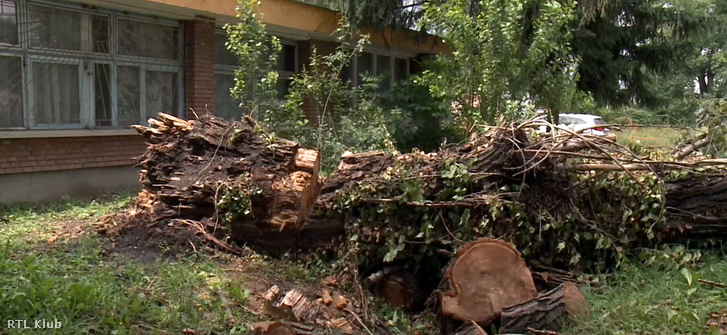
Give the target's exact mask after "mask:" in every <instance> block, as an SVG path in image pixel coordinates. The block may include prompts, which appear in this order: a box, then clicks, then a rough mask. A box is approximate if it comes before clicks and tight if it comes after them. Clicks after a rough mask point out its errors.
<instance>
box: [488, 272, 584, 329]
mask: <svg viewBox="0 0 727 335" xmlns="http://www.w3.org/2000/svg"><path fill="white" fill-rule="evenodd" d="M585 316H588V303H587V302H586V297H585V296H584V295H583V293H581V291H580V289H578V286H576V285H575V284H573V283H563V284H561V285H560V286H558V287H556V288H555V289H553V290H551V291H549V292H547V293H544V294H542V295H540V296H538V297H536V298H533V299H530V300H528V301H525V302H522V303H519V304H516V305H513V306H509V307H507V308H505V309H504V310H503V311H502V316H501V318H500V320H501V322H500V330H501V331H503V332H505V333H513V334H525V333H528V332H529V330H530V329H537V330H550V331H558V330H560V328H561V325H562V323H563V322H566V321H576V320H577V319H578V318H581V317H585Z"/></svg>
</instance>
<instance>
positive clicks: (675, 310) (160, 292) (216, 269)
mask: <svg viewBox="0 0 727 335" xmlns="http://www.w3.org/2000/svg"><path fill="white" fill-rule="evenodd" d="M131 199H132V196H131V195H121V196H114V197H109V198H107V199H103V200H96V201H76V200H70V201H65V202H61V203H57V204H52V205H48V206H12V207H2V205H0V290H1V291H0V306H3V307H2V308H0V322H2V324H0V333H7V334H15V333H17V334H33V333H42V334H83V333H96V334H181V333H185V331H186V333H188V334H210V333H212V334H247V333H248V329H249V328H248V327H249V325H250V324H251V323H253V322H256V321H262V320H265V317H264V316H262V315H260V314H259V313H258V311H259V308H258V307H260V306H259V304H260V301H259V297H258V294H255V292H261V291H263V292H264V291H265V290H266V289H267V288H268V287H269V286H271V285H272V284H278V283H279V282H283V281H288V282H296V283H310V282H311V281H313V280H314V277H313V276H312V275H311V274H310V272H309V271H308V270H306V269H304V268H302V267H301V266H300V265H296V264H294V263H290V262H285V261H278V260H270V259H267V258H264V257H261V256H259V255H255V254H252V253H251V254H250V255H249V256H246V257H232V256H228V255H219V254H216V255H213V254H209V253H206V252H202V251H200V252H199V253H194V252H187V253H181V254H180V253H177V252H172V251H170V250H171V248H169V247H167V246H164V245H160V246H158V247H156V248H151V247H147V246H144V243H143V241H141V243H139V245H140V246H139V247H135V246H133V245H126V246H120V244H117V243H116V242H111V241H109V240H107V239H106V238H101V237H98V236H97V235H96V234H95V232H93V229H92V226H91V225H92V224H93V223H94V222H95V221H96V220H97V219H98V218H99V217H101V216H103V215H104V214H106V213H109V212H112V211H117V210H119V209H121V208H123V207H124V206H126V205H127V204H128V203H129V202H130V201H131ZM685 273H688V274H689V275H690V276H685V275H684V274H683V273H682V271H679V270H661V269H659V268H657V267H647V266H644V265H639V264H630V265H627V266H625V267H624V268H623V269H622V270H621V271H620V272H619V273H618V274H617V275H616V276H615V278H614V280H613V281H612V282H610V283H609V284H607V285H604V286H602V287H600V288H599V290H597V291H589V292H588V297H589V304H590V306H591V316H590V317H589V319H588V320H585V322H583V323H582V324H581V325H580V326H578V327H573V328H570V329H568V330H566V331H565V334H710V332H711V333H712V334H720V333H719V330H718V328H719V327H720V326H719V322H721V321H720V320H716V319H719V318H720V317H722V318H724V319H725V320H724V322H727V315H725V314H726V313H727V289H724V288H717V287H713V286H709V285H706V284H702V283H699V282H698V281H697V279H698V278H703V279H709V280H713V281H721V282H725V281H727V258H726V257H725V256H724V255H723V254H714V255H709V256H706V257H705V258H704V260H703V261H702V262H701V263H700V264H699V266H698V267H697V268H696V269H695V270H694V271H690V272H686V271H685ZM687 277H690V278H689V279H690V280H691V281H689V280H687ZM710 313H713V314H712V317H713V318H714V319H715V320H712V321H710V318H711V317H710ZM39 319H45V320H47V321H54V320H58V321H59V322H61V325H62V326H61V328H60V329H45V330H42V331H33V330H30V331H16V330H13V329H7V328H6V326H7V320H39ZM709 323H713V324H716V325H717V326H715V327H714V329H712V330H710V329H709V328H708V326H707V325H708V324H709ZM27 325H28V326H29V327H32V326H33V324H32V323H31V322H30V321H29V322H28V323H27ZM721 327H727V326H725V325H722V326H721ZM724 331H725V332H727V329H725V330H724Z"/></svg>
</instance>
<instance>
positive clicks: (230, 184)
mask: <svg viewBox="0 0 727 335" xmlns="http://www.w3.org/2000/svg"><path fill="white" fill-rule="evenodd" d="M149 125H150V126H149V127H145V126H134V128H135V129H136V130H137V131H138V132H139V133H140V134H142V135H143V136H144V137H145V138H146V139H147V150H146V152H145V153H144V155H142V156H141V157H140V158H139V159H138V161H137V165H138V166H139V167H141V168H142V170H141V173H140V182H141V184H142V187H143V190H144V191H145V192H146V193H147V194H149V195H150V196H149V201H150V202H152V203H153V204H150V205H149V206H147V207H148V208H152V209H154V213H152V217H153V218H154V219H156V220H160V219H165V218H172V217H173V218H184V219H190V220H204V219H211V220H212V221H213V222H214V224H213V226H214V227H215V230H216V231H218V232H219V230H217V228H218V226H219V223H220V222H223V221H227V222H225V223H227V224H228V225H229V230H230V232H231V237H232V240H233V241H235V242H238V243H239V244H244V243H249V244H251V245H256V246H260V247H264V248H267V249H269V250H271V251H285V250H288V249H296V248H308V247H310V248H314V247H317V246H320V245H325V244H327V243H329V242H330V239H325V238H323V237H321V236H326V234H321V235H319V236H317V237H316V238H315V239H309V240H306V241H301V240H299V239H300V235H301V234H302V233H301V231H303V230H314V231H315V230H316V229H317V228H318V227H317V226H314V225H313V226H311V225H308V226H305V227H304V225H303V222H304V221H305V218H306V217H307V216H308V214H309V213H310V211H311V209H312V207H313V203H314V202H315V200H316V199H317V198H318V192H319V191H320V185H319V183H318V168H319V165H320V157H319V155H318V152H317V151H315V150H308V149H302V148H300V147H299V145H298V143H296V142H292V141H288V140H285V139H280V138H274V137H271V136H269V135H267V134H265V133H264V132H261V130H260V129H259V127H258V125H257V123H255V121H254V120H252V119H251V118H247V117H246V118H244V119H243V120H242V121H235V122H230V121H227V120H224V119H221V118H218V117H214V116H209V115H203V116H201V117H200V118H199V119H197V120H192V121H186V120H182V119H179V118H176V117H173V116H171V115H167V114H163V113H161V114H159V117H158V119H149ZM245 189H249V190H255V192H252V193H253V194H252V195H249V196H248V198H249V199H242V198H241V196H240V195H238V194H237V193H238V192H240V191H243V190H245ZM225 196H227V197H228V198H230V199H232V200H230V201H228V203H230V204H231V207H234V208H232V209H231V208H227V209H225V210H220V208H219V203H220V201H221V199H223V197H225ZM237 198H240V199H239V200H235V199H237ZM237 203H240V206H247V207H248V208H247V210H248V211H249V212H246V213H244V214H241V213H237V212H244V211H243V210H242V209H240V208H237V207H239V206H238V204H237ZM235 211H237V212H235ZM230 214H232V216H229V215H230ZM225 215H228V216H225ZM324 228H325V229H327V228H329V227H324ZM220 229H221V228H220ZM341 230H342V227H341V228H340V229H338V231H341ZM310 235H315V234H314V233H313V234H310Z"/></svg>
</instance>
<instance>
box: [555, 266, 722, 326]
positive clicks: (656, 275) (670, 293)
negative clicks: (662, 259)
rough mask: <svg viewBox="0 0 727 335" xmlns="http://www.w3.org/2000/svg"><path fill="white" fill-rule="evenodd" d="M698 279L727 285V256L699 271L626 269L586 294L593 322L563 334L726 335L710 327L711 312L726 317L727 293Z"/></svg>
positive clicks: (650, 267) (590, 317)
mask: <svg viewBox="0 0 727 335" xmlns="http://www.w3.org/2000/svg"><path fill="white" fill-rule="evenodd" d="M687 277H690V278H687ZM699 278H702V279H707V280H711V281H721V282H725V281H727V256H725V255H722V254H719V255H711V256H707V257H706V258H705V259H703V260H702V261H701V262H700V263H699V264H698V266H697V267H696V269H694V270H691V269H690V270H687V269H683V270H664V269H663V268H659V267H656V266H645V265H643V264H634V263H632V264H627V265H625V266H624V267H622V268H621V269H620V270H619V271H618V272H617V273H616V274H615V278H612V279H611V281H610V282H609V284H607V285H605V286H604V287H601V288H600V289H599V290H596V291H591V292H589V293H588V294H587V297H588V302H589V307H590V309H591V314H590V316H589V318H588V319H587V320H585V321H584V322H583V323H581V324H580V325H578V326H575V327H572V328H570V329H569V330H568V331H566V332H564V334H573V335H575V334H723V333H720V332H719V330H718V329H716V328H712V329H710V328H709V327H708V326H707V324H708V321H709V319H710V317H709V314H710V313H711V312H717V313H720V312H723V311H724V312H725V313H727V289H724V288H718V287H714V286H710V285H707V284H703V283H700V282H698V279H699ZM725 331H727V330H725Z"/></svg>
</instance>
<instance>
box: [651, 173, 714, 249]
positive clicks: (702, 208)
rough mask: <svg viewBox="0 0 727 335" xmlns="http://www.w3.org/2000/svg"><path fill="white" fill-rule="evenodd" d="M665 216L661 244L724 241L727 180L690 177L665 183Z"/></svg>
mask: <svg viewBox="0 0 727 335" xmlns="http://www.w3.org/2000/svg"><path fill="white" fill-rule="evenodd" d="M666 215H667V221H666V226H665V227H664V229H663V230H662V237H661V238H662V240H664V241H669V242H688V241H706V240H715V241H724V240H727V178H726V177H725V176H724V175H722V174H712V175H710V174H708V173H690V174H686V175H684V176H682V177H681V178H678V179H676V180H672V181H669V182H667V183H666Z"/></svg>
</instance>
